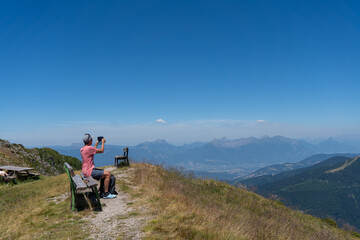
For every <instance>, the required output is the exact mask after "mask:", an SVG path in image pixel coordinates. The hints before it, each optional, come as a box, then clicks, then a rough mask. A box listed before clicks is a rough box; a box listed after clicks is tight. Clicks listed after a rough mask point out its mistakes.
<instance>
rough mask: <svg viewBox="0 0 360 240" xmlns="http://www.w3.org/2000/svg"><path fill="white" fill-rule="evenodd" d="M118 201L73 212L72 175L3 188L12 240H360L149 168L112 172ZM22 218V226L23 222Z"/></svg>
mask: <svg viewBox="0 0 360 240" xmlns="http://www.w3.org/2000/svg"><path fill="white" fill-rule="evenodd" d="M109 170H111V171H112V172H113V174H114V175H115V176H117V190H118V192H119V195H118V198H117V199H116V200H106V199H105V200H104V199H102V201H103V203H105V204H104V206H103V212H97V213H94V212H92V211H90V210H84V211H80V212H70V210H69V204H70V199H69V188H68V184H69V182H68V181H69V180H68V179H67V176H66V175H65V174H61V175H58V176H54V177H45V178H44V179H41V180H39V181H36V182H28V183H22V184H19V185H15V186H4V185H0V196H1V199H4V201H2V202H1V204H0V236H2V237H4V239H9V238H16V239H30V238H31V239H89V238H91V239H327V240H328V239H330V240H331V239H359V238H357V236H359V235H358V234H357V233H355V232H349V231H344V230H341V229H338V228H336V227H334V226H333V224H332V222H329V221H324V220H321V219H318V218H315V217H312V216H310V215H306V214H303V213H301V212H299V211H293V210H290V209H288V208H286V207H285V206H283V205H282V204H281V203H279V202H277V201H271V200H267V199H265V198H263V197H261V196H259V195H256V194H254V193H252V192H248V191H246V190H244V189H240V188H236V187H234V186H231V185H228V184H225V183H222V182H217V181H214V180H201V179H197V178H192V177H191V176H184V175H182V174H181V173H180V172H178V171H176V170H170V171H169V170H165V169H163V168H162V167H157V166H153V165H149V164H133V165H132V167H130V168H121V169H114V168H110V169H109ZM19 215H21V217H20V218H19V217H18V216H19Z"/></svg>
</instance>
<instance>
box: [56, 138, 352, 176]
mask: <svg viewBox="0 0 360 240" xmlns="http://www.w3.org/2000/svg"><path fill="white" fill-rule="evenodd" d="M81 146H82V144H72V145H71V146H65V147H64V146H51V148H53V149H55V150H57V151H59V152H60V153H62V154H65V155H69V156H74V157H77V158H79V159H81V158H80V152H79V149H80V148H81ZM123 147H124V146H116V145H106V147H105V153H104V154H99V155H97V156H96V158H95V164H96V165H97V166H105V165H111V164H113V161H114V160H113V159H114V156H115V155H120V154H122V149H123ZM127 147H129V157H130V158H131V160H133V161H145V162H146V161H147V162H151V163H154V164H164V165H166V166H177V167H181V168H183V169H184V170H190V171H194V172H195V173H196V174H198V175H200V176H211V177H214V178H218V179H233V178H238V177H242V176H245V175H248V174H249V173H251V172H252V171H254V170H257V169H259V168H262V167H265V166H269V165H273V164H284V163H289V164H292V163H295V162H298V161H300V160H303V159H305V158H308V157H310V156H312V155H314V154H318V153H338V152H340V153H342V152H344V153H345V152H357V151H356V150H358V149H357V148H356V147H354V146H351V145H349V144H346V143H343V142H340V141H337V140H336V139H334V138H330V139H328V140H326V141H324V142H321V143H319V144H316V145H314V144H310V143H308V142H306V141H303V140H298V139H290V138H286V137H282V136H274V137H263V138H254V137H250V138H240V139H235V140H229V139H226V138H222V139H214V140H212V141H210V142H205V143H201V142H196V143H193V144H186V145H183V146H174V145H172V144H169V143H167V142H166V141H165V140H156V141H153V142H144V143H141V144H138V145H136V146H127Z"/></svg>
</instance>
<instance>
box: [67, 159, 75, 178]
mask: <svg viewBox="0 0 360 240" xmlns="http://www.w3.org/2000/svg"><path fill="white" fill-rule="evenodd" d="M65 166H66V167H67V169H68V170H69V173H70V176H71V177H74V176H75V174H74V170H73V168H72V167H71V166H70V165H69V164H68V163H67V162H66V163H65Z"/></svg>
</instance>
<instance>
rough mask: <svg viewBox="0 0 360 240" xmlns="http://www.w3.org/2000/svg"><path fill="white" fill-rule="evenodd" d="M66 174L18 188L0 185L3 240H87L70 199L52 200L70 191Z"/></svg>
mask: <svg viewBox="0 0 360 240" xmlns="http://www.w3.org/2000/svg"><path fill="white" fill-rule="evenodd" d="M68 181H69V180H68V179H67V176H66V175H65V174H63V175H59V176H56V177H44V178H42V179H40V180H37V181H29V182H23V183H21V184H17V185H0V199H1V201H0V236H1V238H2V239H86V236H87V235H86V233H84V232H83V231H82V227H81V226H83V224H84V221H82V220H81V219H82V217H83V216H84V215H86V214H88V213H89V211H83V212H79V213H73V212H71V211H70V209H69V205H70V200H69V198H66V200H64V201H60V202H54V201H52V200H51V198H53V197H57V196H59V195H62V194H65V193H68V192H69V182H68Z"/></svg>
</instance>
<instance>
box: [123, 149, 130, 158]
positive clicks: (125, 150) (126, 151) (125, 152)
mask: <svg viewBox="0 0 360 240" xmlns="http://www.w3.org/2000/svg"><path fill="white" fill-rule="evenodd" d="M123 151H124V156H125V157H127V156H128V155H129V148H127V147H126V148H124V149H123Z"/></svg>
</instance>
